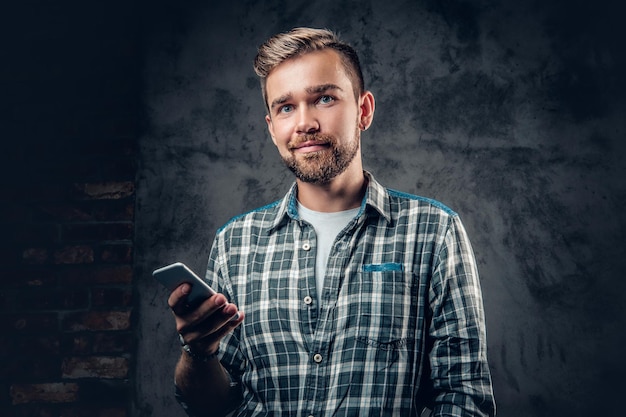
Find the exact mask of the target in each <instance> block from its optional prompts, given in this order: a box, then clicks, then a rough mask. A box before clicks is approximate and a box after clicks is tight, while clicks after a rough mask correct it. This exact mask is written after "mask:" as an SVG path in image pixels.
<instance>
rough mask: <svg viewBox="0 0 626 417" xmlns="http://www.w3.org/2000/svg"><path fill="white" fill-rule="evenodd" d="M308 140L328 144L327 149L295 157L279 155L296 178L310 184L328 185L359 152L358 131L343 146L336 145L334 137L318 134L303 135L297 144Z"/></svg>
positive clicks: (293, 154)
mask: <svg viewBox="0 0 626 417" xmlns="http://www.w3.org/2000/svg"><path fill="white" fill-rule="evenodd" d="M309 140H314V141H323V142H324V143H326V144H328V148H327V149H323V150H320V151H316V152H310V153H307V154H304V155H296V154H295V153H294V152H293V151H291V152H290V154H289V155H287V156H285V155H281V157H282V159H283V162H284V163H285V165H286V166H287V168H289V169H290V170H291V172H293V173H294V175H295V176H296V178H298V179H299V180H300V181H303V182H306V183H310V184H320V185H321V184H328V183H330V181H331V180H332V179H334V178H335V177H337V176H338V175H339V174H341V173H343V172H344V171H345V170H346V169H347V168H348V166H349V165H350V163H351V162H352V161H353V160H354V157H355V156H356V154H357V152H358V150H359V131H358V129H357V130H356V132H355V134H354V138H353V140H351V141H347V142H345V143H343V144H338V141H337V139H336V138H335V137H334V136H331V135H324V134H319V133H313V134H308V135H305V136H304V137H303V138H301V139H300V140H298V141H297V142H298V143H301V142H304V141H309ZM294 145H295V143H293V144H292V143H290V144H289V148H290V149H291V148H292V146H294Z"/></svg>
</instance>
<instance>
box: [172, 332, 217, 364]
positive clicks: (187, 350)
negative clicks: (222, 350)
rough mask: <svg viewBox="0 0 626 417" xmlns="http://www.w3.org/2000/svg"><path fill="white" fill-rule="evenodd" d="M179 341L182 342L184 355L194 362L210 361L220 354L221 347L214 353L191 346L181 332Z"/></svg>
mask: <svg viewBox="0 0 626 417" xmlns="http://www.w3.org/2000/svg"><path fill="white" fill-rule="evenodd" d="M178 341H179V342H180V346H181V348H182V349H183V352H184V355H186V356H187V357H189V359H191V360H192V361H194V362H208V361H210V360H213V359H215V358H217V356H218V354H219V348H218V349H215V351H214V352H212V353H205V352H201V351H197V350H195V349H193V348H192V347H191V346H189V344H188V343H186V342H185V339H184V338H183V336H182V335H181V334H179V335H178Z"/></svg>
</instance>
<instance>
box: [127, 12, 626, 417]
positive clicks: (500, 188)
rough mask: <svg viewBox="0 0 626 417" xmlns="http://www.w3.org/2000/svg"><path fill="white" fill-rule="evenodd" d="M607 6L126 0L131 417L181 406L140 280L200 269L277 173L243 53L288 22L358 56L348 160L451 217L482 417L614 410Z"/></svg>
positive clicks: (618, 34)
mask: <svg viewBox="0 0 626 417" xmlns="http://www.w3.org/2000/svg"><path fill="white" fill-rule="evenodd" d="M183 3H185V4H186V5H182V4H183ZM617 3H618V2H617V1H615V2H611V1H609V0H601V1H593V2H592V1H566V0H556V1H555V0H553V1H549V2H538V1H530V0H520V1H486V0H485V1H461V0H421V1H408V0H407V1H398V0H387V1H380V2H379V1H343V2H338V1H336V0H323V1H316V2H310V1H302V0H294V1H290V2H277V1H267V2H261V1H259V2H253V1H245V2H238V3H236V4H237V5H236V6H234V4H235V2H223V3H218V2H156V3H150V4H149V6H148V5H143V6H141V8H140V10H139V14H140V15H141V16H143V19H142V20H143V22H144V25H143V27H142V29H141V31H142V34H143V42H144V53H145V55H144V58H145V61H144V63H145V67H144V73H143V82H144V85H143V91H144V93H143V102H144V105H143V109H144V111H145V117H144V126H143V135H142V137H141V138H140V149H139V154H140V161H139V172H138V177H137V211H136V233H135V236H136V238H135V248H136V254H135V265H136V266H135V272H136V276H137V290H138V294H139V297H138V298H139V306H138V311H139V315H138V329H139V330H138V334H137V340H138V352H137V361H136V365H137V366H136V376H135V378H136V382H137V384H136V389H137V404H136V408H137V409H136V415H137V416H142V417H143V416H159V417H160V416H168V417H170V416H177V415H183V413H182V411H181V410H180V409H179V408H178V405H176V404H175V403H174V399H173V395H172V373H173V367H174V363H175V360H176V358H177V355H178V349H179V348H178V344H177V341H176V338H175V332H174V327H173V321H172V319H171V316H170V313H169V311H168V309H167V306H166V297H167V294H166V292H165V291H164V290H162V289H161V288H160V287H159V286H158V285H157V284H155V283H154V282H153V281H152V279H151V277H150V272H151V271H152V269H154V268H155V267H158V266H161V265H164V264H166V263H169V262H173V261H183V262H185V263H187V264H188V265H190V266H191V267H192V268H193V269H195V270H196V271H198V272H203V270H204V266H205V263H206V259H207V256H208V251H209V247H210V244H211V240H212V238H213V235H214V233H215V231H216V229H217V228H218V227H219V226H220V225H221V224H223V223H224V222H225V221H227V220H228V219H229V218H230V217H231V216H233V215H236V214H239V213H241V212H243V211H246V210H249V209H252V208H254V207H257V206H259V205H262V204H265V203H268V202H271V201H274V200H275V199H277V198H280V197H281V196H282V195H283V194H284V193H285V192H286V190H287V187H288V185H289V184H290V183H291V181H292V177H291V174H290V173H289V172H288V171H287V170H286V169H285V168H283V167H282V165H281V163H280V162H279V159H278V157H277V153H276V150H275V149H274V147H273V145H272V143H271V141H270V139H269V136H268V134H267V133H266V130H265V122H264V121H263V116H264V111H263V105H262V100H261V98H260V92H259V87H258V83H257V80H256V77H255V75H254V73H253V71H252V68H251V61H252V59H253V57H254V54H255V51H256V46H257V45H258V44H260V43H261V42H262V41H264V40H265V39H266V38H267V37H268V36H270V35H272V34H274V33H276V32H278V31H284V30H287V29H290V28H292V27H294V26H300V25H307V26H314V27H329V28H331V29H334V30H336V31H339V32H340V33H341V34H342V35H343V36H344V38H345V39H347V40H349V41H350V42H351V43H352V44H353V45H354V46H355V47H356V48H357V50H358V51H359V52H360V55H361V57H362V62H363V66H364V71H365V75H366V84H367V87H368V88H369V89H370V90H371V91H373V93H374V95H375V97H376V99H377V111H376V116H375V120H374V124H373V126H372V128H371V129H370V130H368V132H366V134H365V135H364V137H363V147H364V161H365V166H366V168H367V169H368V170H370V171H372V172H373V173H374V174H375V175H376V177H377V178H378V179H380V180H381V181H382V182H383V183H385V184H386V185H388V186H390V187H393V188H396V189H400V190H403V191H406V192H410V193H415V194H420V195H423V196H427V197H431V198H435V199H439V200H441V201H442V202H444V203H445V204H447V205H449V206H450V207H452V208H453V209H455V210H456V211H458V212H459V213H460V215H461V217H462V219H463V220H464V222H465V224H466V226H467V229H468V231H469V234H470V237H471V238H472V241H473V244H474V248H475V252H476V254H477V257H478V261H479V267H480V271H481V277H482V283H483V292H484V302H485V307H486V314H487V321H488V339H489V340H488V342H489V355H490V363H491V368H492V372H493V382H494V389H495V394H496V400H497V403H498V408H499V415H501V416H506V417H513V416H515V417H516V416H592V415H593V416H595V415H607V416H615V415H617V411H616V410H617V404H618V399H616V398H615V397H616V396H618V394H621V395H623V394H624V392H625V390H624V389H625V388H626V386H625V384H624V382H623V377H622V375H623V372H624V371H625V367H624V360H623V354H622V352H623V344H622V342H623V341H624V324H625V323H626V317H625V308H624V296H623V293H624V290H625V289H626V288H625V287H626V286H625V285H624V277H623V275H624V272H623V271H624V267H625V263H626V257H625V256H624V255H625V254H624V245H623V237H624V227H625V222H624V216H623V215H622V212H621V211H622V208H623V206H624V203H625V202H626V198H625V197H626V192H625V191H626V189H625V185H626V184H625V183H626V180H625V178H626V177H625V175H624V174H626V172H625V164H624V162H623V157H624V156H626V149H625V143H624V139H625V136H624V135H625V128H626V126H625V121H624V115H625V112H624V110H625V102H624V98H625V95H624V87H625V83H624V77H623V74H624V71H626V62H625V54H624V53H623V46H622V45H621V44H620V39H623V35H624V30H623V29H621V28H619V27H618V25H621V23H620V22H619V20H620V16H623V11H624V7H623V6H617ZM175 4H176V5H175Z"/></svg>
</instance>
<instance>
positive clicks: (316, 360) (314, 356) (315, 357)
mask: <svg viewBox="0 0 626 417" xmlns="http://www.w3.org/2000/svg"><path fill="white" fill-rule="evenodd" d="M322 359H323V358H322V355H320V354H319V353H316V354H315V355H313V360H314V361H315V362H316V363H321V362H322Z"/></svg>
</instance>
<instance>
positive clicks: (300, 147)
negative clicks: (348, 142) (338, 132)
mask: <svg viewBox="0 0 626 417" xmlns="http://www.w3.org/2000/svg"><path fill="white" fill-rule="evenodd" d="M331 145H332V138H324V137H323V135H319V134H317V135H306V136H303V137H301V138H299V140H298V139H296V140H293V141H292V142H291V143H290V144H289V150H290V151H291V152H295V153H310V152H318V151H323V150H325V149H328V148H330V147H331Z"/></svg>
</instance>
